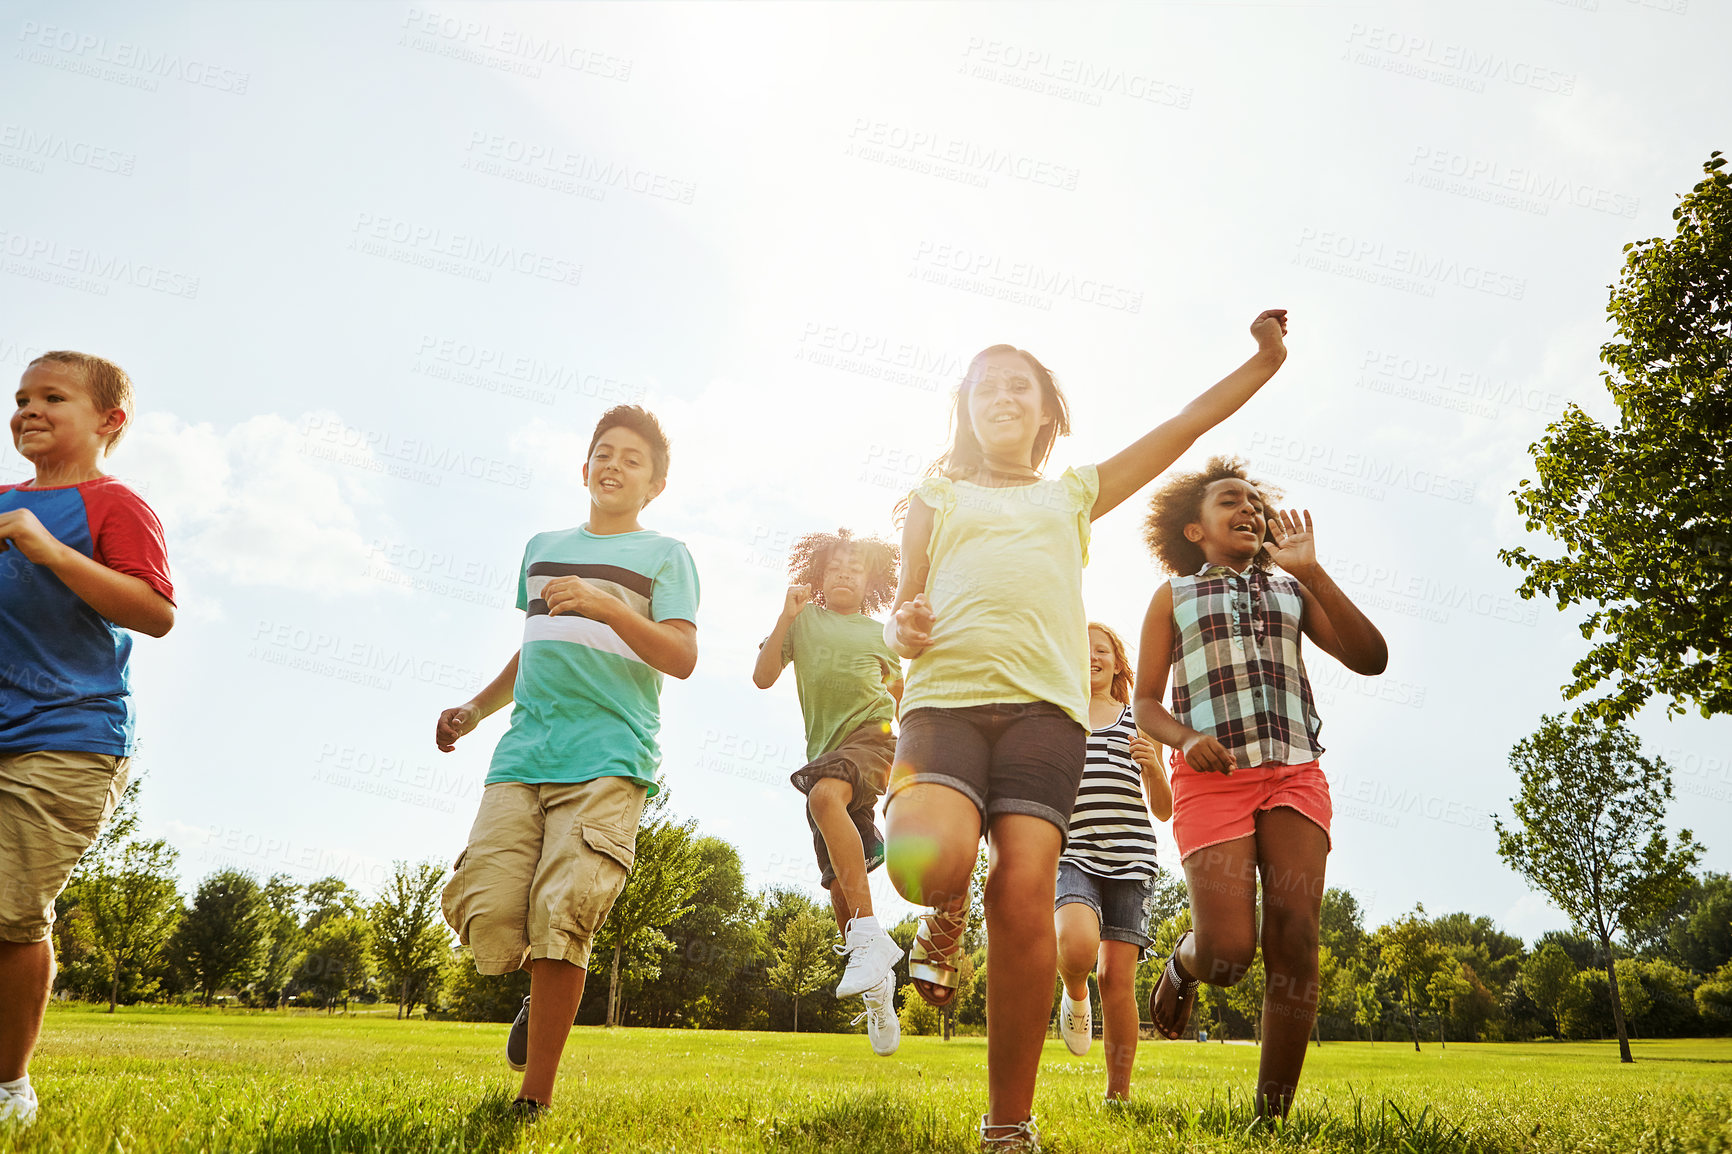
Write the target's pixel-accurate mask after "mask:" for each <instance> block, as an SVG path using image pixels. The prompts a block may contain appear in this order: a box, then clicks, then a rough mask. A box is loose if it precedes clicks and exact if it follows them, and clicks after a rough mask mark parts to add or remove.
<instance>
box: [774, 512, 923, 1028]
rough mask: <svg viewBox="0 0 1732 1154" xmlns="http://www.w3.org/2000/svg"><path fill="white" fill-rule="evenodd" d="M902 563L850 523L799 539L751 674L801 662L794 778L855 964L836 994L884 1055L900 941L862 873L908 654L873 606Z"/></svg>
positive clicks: (872, 857) (880, 855)
mask: <svg viewBox="0 0 1732 1154" xmlns="http://www.w3.org/2000/svg"><path fill="white" fill-rule="evenodd" d="M896 563H897V556H896V549H895V547H894V546H892V545H889V544H886V543H885V542H883V541H879V540H877V539H875V538H856V537H855V536H854V535H853V534H852V533H851V532H849V531H848V530H847V529H839V530H837V531H836V532H835V533H810V534H808V535H806V536H804V537H802V538H800V540H798V541H797V542H795V544H794V549H793V552H792V554H791V555H790V557H789V561H788V572H789V574H790V575H791V576H792V577H793V584H792V585H790V586H789V587H788V592H787V595H786V596H785V597H784V598H783V602H782V612H781V615H780V616H778V617H777V618H776V625H775V628H773V629H772V630H771V631H770V635H769V637H767V638H765V640H764V644H763V646H762V647H761V648H760V649H759V650H758V661H757V665H756V666H755V667H754V668H753V670H752V681H753V683H754V684H756V685H757V687H758V688H759V689H768V688H770V687H771V686H772V685H774V684H776V679H777V678H779V677H780V676H781V675H782V670H783V668H784V667H786V666H787V664H788V663H789V662H790V661H791V662H793V664H794V683H795V687H796V689H797V690H798V691H799V695H800V711H801V713H802V714H803V715H804V717H805V721H806V757H807V759H808V760H807V763H806V764H805V765H804V766H802V767H801V768H800V769H798V770H796V771H795V772H794V773H793V775H792V776H791V778H790V780H791V781H792V782H793V784H794V788H796V789H798V790H799V791H800V792H801V793H803V794H805V795H806V823H807V824H808V825H810V826H811V828H812V849H813V851H814V852H815V853H816V854H817V857H818V870H819V874H820V881H819V884H820V885H822V886H823V887H824V888H825V889H827V890H829V891H830V905H831V908H832V909H833V910H834V911H835V915H836V926H837V928H838V929H840V930H841V931H842V933H843V947H842V949H843V952H844V953H845V954H846V955H847V957H848V966H847V969H846V970H845V971H844V972H843V974H842V980H841V982H840V984H838V985H837V987H836V996H837V997H840V998H847V997H852V996H854V995H855V994H860V995H863V996H864V998H865V1001H866V1013H865V1015H864V1016H865V1017H866V1019H867V1033H868V1034H869V1035H870V1036H871V1039H872V1048H873V1049H874V1050H875V1051H876V1052H877V1053H879V1054H881V1055H889V1054H893V1053H895V1051H896V1047H897V1045H898V1043H899V1042H900V1040H901V1027H900V1026H899V1025H898V1023H897V1020H896V1008H895V1004H894V1003H895V993H896V973H895V965H896V960H897V959H898V958H899V957H900V956H901V954H902V949H901V947H900V946H898V945H897V944H896V942H895V939H893V938H891V936H890V935H889V934H888V933H886V932H885V931H884V928H883V927H882V926H881V925H879V924H878V919H877V918H876V917H875V916H874V915H873V912H872V891H871V889H870V887H869V886H868V885H867V880H866V879H867V875H868V874H869V873H870V872H871V870H872V869H874V868H876V867H877V866H878V865H880V864H882V863H883V861H884V838H883V835H882V834H880V833H879V831H878V826H877V823H876V822H874V821H873V817H872V814H873V809H874V807H875V806H876V805H877V802H878V798H879V797H880V796H882V795H883V793H884V787H885V785H886V784H887V783H888V781H889V778H890V763H891V762H892V761H893V760H894V759H895V756H896V739H895V737H893V736H892V735H891V732H890V723H891V722H892V721H894V720H895V718H896V703H897V701H898V700H900V698H901V694H902V662H901V661H900V660H899V659H898V658H897V657H896V655H895V654H894V653H892V652H890V649H889V647H888V646H887V645H885V644H884V626H883V623H882V622H879V621H874V620H873V619H872V618H871V617H870V616H869V614H871V613H872V612H873V611H875V610H877V609H880V608H882V607H883V606H884V605H885V604H887V603H888V602H889V600H890V597H891V595H892V594H893V593H894V592H895V591H896Z"/></svg>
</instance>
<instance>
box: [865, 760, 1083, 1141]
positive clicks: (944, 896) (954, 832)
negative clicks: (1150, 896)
mask: <svg viewBox="0 0 1732 1154" xmlns="http://www.w3.org/2000/svg"><path fill="white" fill-rule="evenodd" d="M885 827H886V831H887V832H886V836H885V843H886V846H885V848H886V852H887V854H888V857H887V858H886V859H885V865H886V866H887V867H888V869H889V871H890V880H891V882H892V883H893V884H894V885H895V886H896V892H897V893H899V894H901V895H902V896H903V897H905V898H907V899H908V900H909V901H911V902H913V903H914V904H915V905H920V906H931V907H933V908H934V909H936V910H938V911H939V912H941V913H946V914H951V915H954V916H961V915H963V914H966V913H967V911H968V883H969V879H970V878H971V877H972V876H973V873H974V859H975V856H976V854H977V852H978V849H979V846H980V811H979V810H978V809H976V808H975V807H974V802H972V801H971V800H969V798H968V795H967V794H965V793H962V792H961V791H959V790H954V789H951V788H950V787H949V786H947V785H939V784H937V783H934V782H921V783H917V784H915V785H911V786H908V787H907V788H906V789H903V790H902V791H900V792H899V793H897V795H896V798H895V800H894V801H893V802H892V803H891V805H890V812H889V813H888V814H887V815H886V816H885ZM1055 844H1056V843H1055ZM1052 865H1053V878H1054V879H1056V878H1057V876H1058V859H1057V857H1056V856H1055V857H1054V859H1053V863H1052ZM1049 880H1051V879H1049ZM1051 905H1052V893H1051V891H1050V888H1049V891H1048V893H1047V906H1048V907H1049V908H1050V907H1051ZM1043 920H1044V919H1043ZM989 924H990V923H989ZM1050 925H1051V923H1050V922H1049V923H1048V927H1049V932H1050ZM1049 953H1050V951H1049ZM1047 980H1048V984H1049V985H1050V984H1051V975H1048V979H1047ZM914 984H915V985H916V986H919V987H922V989H923V993H922V995H921V996H922V997H927V998H928V1000H931V996H932V995H935V996H936V997H937V1000H938V1001H939V1002H940V1003H942V1002H944V1001H946V1000H947V999H950V998H953V997H954V996H955V993H954V991H951V990H940V989H936V988H935V987H933V986H932V985H931V984H930V983H928V982H922V981H919V980H918V979H917V980H916V981H915V983H914ZM989 988H990V986H989ZM1042 1021H1043V1022H1044V1021H1045V1019H1044V1018H1043V1019H1042ZM1041 1029H1042V1033H1045V1026H1044V1025H1043V1026H1042V1028H1041ZM1017 1121H1021V1119H1020V1118H1019V1119H1017Z"/></svg>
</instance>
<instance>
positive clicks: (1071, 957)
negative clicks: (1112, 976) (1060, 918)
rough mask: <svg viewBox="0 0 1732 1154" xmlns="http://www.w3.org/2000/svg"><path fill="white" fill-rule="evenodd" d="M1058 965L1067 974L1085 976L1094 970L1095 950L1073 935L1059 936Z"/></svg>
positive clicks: (1089, 944)
mask: <svg viewBox="0 0 1732 1154" xmlns="http://www.w3.org/2000/svg"><path fill="white" fill-rule="evenodd" d="M1058 965H1059V969H1061V970H1063V971H1064V972H1065V973H1067V974H1086V973H1088V972H1089V971H1090V970H1092V969H1094V968H1095V949H1094V947H1093V946H1092V945H1091V943H1089V942H1084V941H1078V940H1077V937H1076V936H1075V935H1066V934H1062V933H1061V934H1059V936H1058Z"/></svg>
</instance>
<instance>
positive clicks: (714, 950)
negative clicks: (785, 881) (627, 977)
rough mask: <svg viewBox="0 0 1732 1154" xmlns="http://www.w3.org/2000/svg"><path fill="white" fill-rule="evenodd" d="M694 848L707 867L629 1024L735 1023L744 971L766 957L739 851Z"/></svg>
mask: <svg viewBox="0 0 1732 1154" xmlns="http://www.w3.org/2000/svg"><path fill="white" fill-rule="evenodd" d="M693 844H694V847H695V848H696V851H697V854H698V857H699V859H700V860H701V861H702V862H703V864H704V865H705V866H706V867H707V869H706V872H705V874H704V880H703V882H702V883H701V884H700V885H699V886H698V888H697V889H696V890H695V891H694V892H693V893H692V896H691V901H690V904H689V905H688V907H687V909H686V912H685V914H684V915H682V916H681V917H680V918H679V920H677V921H676V922H674V923H673V924H672V925H671V926H669V927H668V928H667V931H666V933H667V936H668V938H669V939H670V940H671V941H672V942H673V948H672V949H671V950H669V951H668V953H667V955H666V956H665V957H664V958H663V959H662V962H661V973H660V974H659V975H657V977H656V978H655V979H654V980H652V981H649V982H646V983H645V984H644V986H643V988H642V989H641V990H640V991H639V992H638V993H637V994H636V1002H635V1009H634V1011H633V1018H634V1020H636V1021H641V1022H645V1023H646V1024H648V1025H654V1026H686V1025H690V1026H703V1027H710V1026H721V1025H723V1024H732V1023H734V1021H735V1018H736V1014H735V1012H734V1011H735V1008H736V1003H737V1002H738V1001H739V1000H740V999H741V998H743V997H744V996H745V994H746V989H745V987H746V986H748V985H749V983H747V982H745V981H742V980H741V978H742V971H746V970H748V969H751V968H752V967H754V966H756V965H757V963H758V962H759V960H760V959H761V958H762V956H763V954H764V944H763V941H762V940H761V939H760V937H759V936H758V934H757V933H755V932H754V927H753V925H752V923H753V921H754V920H755V919H756V916H757V904H756V903H755V902H754V901H753V900H752V895H751V893H750V892H749V891H748V890H747V888H746V872H745V867H744V866H743V865H742V864H741V862H740V854H739V851H738V850H736V849H734V847H733V846H731V845H729V844H728V843H727V842H725V841H723V840H722V839H721V838H716V837H700V838H698V839H697V840H696V842H694V843H693Z"/></svg>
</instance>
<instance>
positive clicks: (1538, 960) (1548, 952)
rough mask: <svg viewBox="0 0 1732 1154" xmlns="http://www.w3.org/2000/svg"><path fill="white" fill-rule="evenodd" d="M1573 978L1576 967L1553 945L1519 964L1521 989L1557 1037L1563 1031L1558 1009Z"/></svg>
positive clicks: (1567, 956) (1560, 1007) (1558, 946)
mask: <svg viewBox="0 0 1732 1154" xmlns="http://www.w3.org/2000/svg"><path fill="white" fill-rule="evenodd" d="M1575 978H1576V963H1574V962H1573V961H1571V960H1570V956H1569V955H1568V954H1566V953H1565V952H1564V950H1563V947H1562V946H1560V945H1558V944H1557V943H1556V942H1548V943H1547V944H1546V945H1545V946H1543V947H1541V948H1540V949H1538V950H1535V951H1534V952H1533V953H1531V954H1529V955H1528V957H1527V960H1526V961H1525V962H1523V963H1522V971H1521V980H1522V986H1523V987H1524V988H1526V990H1527V992H1528V997H1530V998H1532V999H1533V1001H1534V1005H1536V1006H1538V1007H1539V1008H1540V1010H1541V1011H1542V1012H1543V1013H1544V1014H1545V1015H1546V1016H1547V1017H1549V1018H1551V1020H1552V1023H1553V1028H1554V1029H1555V1030H1557V1031H1558V1032H1560V1033H1561V1032H1562V1030H1563V1018H1562V1013H1561V1009H1562V1004H1563V1000H1564V995H1565V993H1566V991H1567V990H1568V989H1569V987H1570V983H1571V982H1573V981H1575Z"/></svg>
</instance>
